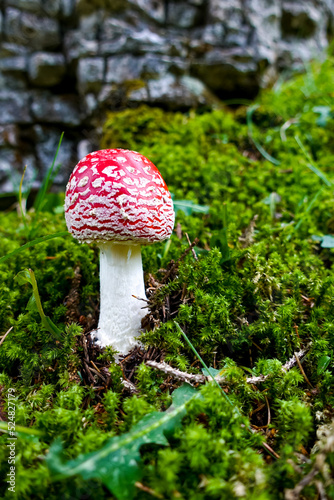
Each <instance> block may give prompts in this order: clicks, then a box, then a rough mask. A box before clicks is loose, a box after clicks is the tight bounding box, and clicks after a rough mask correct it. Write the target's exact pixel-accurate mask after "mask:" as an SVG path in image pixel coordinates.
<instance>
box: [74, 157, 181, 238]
mask: <svg viewBox="0 0 334 500" xmlns="http://www.w3.org/2000/svg"><path fill="white" fill-rule="evenodd" d="M174 217H175V214H174V210H173V201H172V198H171V195H170V192H169V191H168V188H167V186H166V183H165V181H164V180H163V178H162V177H161V174H160V172H159V170H158V169H157V168H156V167H155V166H154V165H153V163H152V162H151V161H150V160H148V159H147V158H145V156H143V155H141V154H139V153H136V152H135V151H128V150H125V149H103V150H101V151H95V152H94V153H90V154H88V155H87V156H85V157H84V158H83V159H82V160H80V161H79V163H78V164H77V166H76V167H75V168H74V170H73V173H72V175H71V177H70V179H69V182H68V184H67V187H66V195H65V219H66V224H67V228H68V230H69V231H70V232H71V233H72V235H73V236H74V237H75V238H77V239H78V240H79V241H86V242H89V241H92V240H95V241H99V242H104V241H119V242H124V243H134V244H135V243H137V244H138V243H139V244H149V243H153V242H155V241H160V240H165V239H166V238H168V237H169V236H170V235H171V233H172V230H173V226H174Z"/></svg>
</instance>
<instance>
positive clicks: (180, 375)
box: [145, 343, 311, 385]
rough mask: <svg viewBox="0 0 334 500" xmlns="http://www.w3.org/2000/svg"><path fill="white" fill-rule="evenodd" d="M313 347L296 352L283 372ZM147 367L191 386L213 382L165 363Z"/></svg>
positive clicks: (261, 378)
mask: <svg viewBox="0 0 334 500" xmlns="http://www.w3.org/2000/svg"><path fill="white" fill-rule="evenodd" d="M310 346H311V343H309V344H308V345H307V346H306V347H305V348H304V349H301V350H300V351H299V352H296V353H295V354H294V356H293V357H292V358H291V359H289V361H287V362H286V363H285V364H284V365H283V366H282V372H287V371H289V370H291V368H293V366H295V365H296V364H297V359H298V361H299V360H300V359H301V358H303V357H304V356H305V355H306V353H307V352H308V350H309V348H310ZM145 363H146V365H147V366H150V367H151V368H154V369H155V370H160V371H162V372H164V373H166V374H167V375H172V376H173V377H175V378H177V379H178V380H182V382H187V383H188V384H190V385H197V384H204V383H205V382H209V381H211V380H212V377H211V376H209V375H208V376H207V375H201V374H193V373H187V372H183V371H181V370H178V369H177V368H173V367H172V366H170V365H168V364H167V363H165V362H164V361H161V362H159V363H158V362H156V361H151V360H147V361H146V362H145ZM269 377H270V375H259V376H258V377H247V378H246V382H247V383H248V384H260V383H261V382H264V381H265V380H267V379H268V378H269ZM215 379H216V380H217V382H218V383H219V384H220V385H226V384H228V381H227V380H226V377H220V376H216V377H215Z"/></svg>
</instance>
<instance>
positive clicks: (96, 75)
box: [77, 57, 105, 94]
mask: <svg viewBox="0 0 334 500" xmlns="http://www.w3.org/2000/svg"><path fill="white" fill-rule="evenodd" d="M104 66H105V64H104V59H103V58H102V57H87V58H84V59H80V61H79V64H78V72H77V79H78V89H79V92H80V94H86V93H87V92H98V91H99V90H100V88H101V85H102V81H103V78H104Z"/></svg>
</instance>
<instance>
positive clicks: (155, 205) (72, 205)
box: [65, 149, 175, 354]
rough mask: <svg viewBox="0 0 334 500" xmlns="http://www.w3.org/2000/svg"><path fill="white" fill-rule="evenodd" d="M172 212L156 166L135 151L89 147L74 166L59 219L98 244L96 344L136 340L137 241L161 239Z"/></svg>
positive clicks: (123, 349) (124, 348)
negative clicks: (62, 214)
mask: <svg viewBox="0 0 334 500" xmlns="http://www.w3.org/2000/svg"><path fill="white" fill-rule="evenodd" d="M174 217H175V214H174V210H173V202H172V198H171V195H170V193H169V191H168V188H167V186H166V183H165V181H164V180H163V178H162V177H161V174H160V172H159V170H158V169H157V168H156V167H155V166H154V165H153V163H152V162H151V161H149V160H148V159H147V158H145V156H142V155H141V154H139V153H136V152H135V151H128V150H124V149H104V150H101V151H95V152H93V153H90V154H88V155H87V156H85V157H84V158H83V159H82V160H81V161H79V163H78V164H77V166H76V167H75V168H74V170H73V173H72V175H71V177H70V179H69V182H68V184H67V187H66V195H65V219H66V224H67V228H68V230H69V231H70V233H72V235H73V236H74V238H77V239H78V240H79V241H80V242H85V243H91V242H93V241H94V242H96V243H97V245H98V246H99V248H100V318H99V324H98V328H97V331H96V332H94V337H95V338H96V339H97V342H98V344H99V345H100V346H102V347H103V346H107V345H112V346H113V347H114V348H115V349H116V350H117V351H118V352H120V353H121V354H126V353H127V352H128V351H129V349H130V348H131V347H133V346H134V345H135V344H136V341H135V337H136V336H138V335H139V330H140V327H141V320H142V318H143V317H144V316H145V312H144V310H143V303H142V302H141V301H140V300H138V298H143V299H145V298H146V294H145V287H144V278H143V269H142V259H141V249H140V245H148V244H151V243H154V242H156V241H162V240H165V239H167V238H168V237H169V236H170V235H171V233H172V230H173V226H174ZM134 296H135V297H134ZM136 297H138V298H136Z"/></svg>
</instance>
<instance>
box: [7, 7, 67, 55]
mask: <svg viewBox="0 0 334 500" xmlns="http://www.w3.org/2000/svg"><path fill="white" fill-rule="evenodd" d="M5 14H6V24H5V30H4V31H5V35H6V37H7V41H8V42H11V43H18V44H22V45H28V46H29V47H30V48H31V49H32V50H40V49H47V48H56V47H58V46H59V44H60V28H59V24H58V22H57V21H56V20H55V19H51V18H48V17H39V16H37V15H35V14H32V13H29V12H21V11H19V10H17V9H12V8H7V9H6V11H5Z"/></svg>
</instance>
